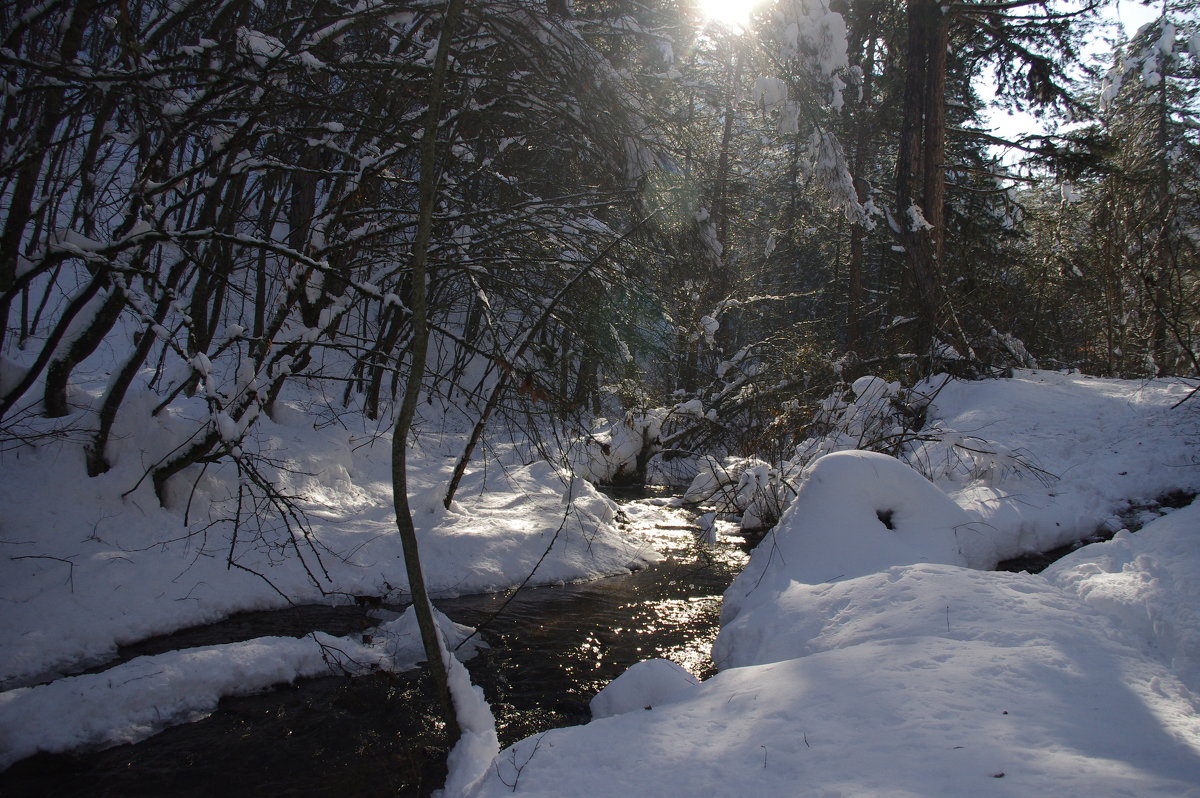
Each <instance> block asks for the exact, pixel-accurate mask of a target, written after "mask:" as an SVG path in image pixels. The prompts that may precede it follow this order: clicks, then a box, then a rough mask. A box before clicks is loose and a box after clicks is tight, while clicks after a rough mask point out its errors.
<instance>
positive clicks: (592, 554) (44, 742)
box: [0, 407, 658, 769]
mask: <svg viewBox="0 0 1200 798" xmlns="http://www.w3.org/2000/svg"><path fill="white" fill-rule="evenodd" d="M200 412H201V413H203V412H204V410H203V408H202V407H201V408H200ZM201 417H203V416H201ZM316 420H317V419H316V417H315V416H309V415H306V414H305V413H304V412H302V411H301V410H299V409H297V408H293V409H292V410H291V411H290V412H287V413H280V414H277V420H276V421H271V420H266V419H264V420H262V421H261V422H260V427H259V428H258V432H257V434H256V435H255V436H254V437H253V438H252V439H248V440H247V441H246V443H245V445H246V447H247V448H249V447H254V451H255V452H256V454H258V455H261V456H262V457H263V458H267V459H264V460H262V461H261V464H262V468H263V470H264V475H265V476H266V477H267V478H268V479H270V480H272V481H273V483H274V484H275V485H276V487H277V488H278V489H279V491H280V493H283V494H287V495H291V496H294V497H297V502H296V506H297V508H298V509H299V510H301V511H302V512H303V518H304V519H305V520H306V524H305V525H304V526H303V527H302V526H301V525H300V524H299V523H298V521H299V520H300V518H301V517H300V516H299V515H297V516H295V517H292V518H291V519H290V521H291V526H290V527H289V526H288V525H285V524H284V523H283V522H282V521H281V520H280V517H279V516H278V515H276V514H272V513H270V512H268V508H264V507H262V506H261V505H259V506H257V507H256V506H253V505H252V504H251V502H250V499H249V497H248V495H247V494H243V496H242V497H241V499H242V506H241V508H240V510H241V514H242V522H241V525H240V528H239V529H237V530H235V529H234V526H233V524H232V523H230V521H229V519H230V518H232V517H233V516H234V515H235V513H236V512H237V511H238V509H239V507H238V501H239V494H238V488H237V486H238V478H237V474H236V473H235V471H234V469H233V467H232V466H230V465H228V464H222V465H220V466H209V467H208V468H207V469H206V470H203V471H202V469H201V467H194V468H192V469H190V470H189V472H185V473H184V474H183V475H181V477H179V478H176V484H175V485H173V486H172V487H173V491H172V492H173V493H174V494H175V497H176V498H177V499H178V502H177V506H176V507H173V508H172V509H164V508H162V507H160V506H159V504H158V501H157V499H156V497H155V496H154V493H153V490H152V489H151V487H150V485H149V480H147V479H143V477H144V476H145V469H146V467H147V465H148V464H150V463H152V462H153V459H154V457H155V456H156V454H155V453H157V452H159V451H161V450H162V447H164V446H167V447H168V448H169V447H170V446H171V445H173V444H172V443H171V441H173V440H174V437H175V436H176V435H177V433H176V429H175V427H176V426H183V425H181V424H174V423H173V422H172V420H170V419H167V420H166V421H164V422H162V423H160V422H158V421H154V420H152V421H150V423H148V424H145V425H144V428H141V429H138V428H128V429H125V430H122V439H121V440H120V442H119V446H118V447H117V448H116V452H117V456H116V457H115V458H114V459H115V461H116V463H115V467H114V468H113V470H112V471H110V472H109V473H107V474H104V475H103V476H100V477H98V478H95V479H89V478H88V477H87V476H86V475H85V473H84V460H83V451H82V446H81V445H80V444H79V443H76V442H73V441H72V439H71V437H72V436H66V437H64V438H63V439H61V440H57V441H54V440H52V441H51V442H49V443H45V444H43V445H41V446H39V447H37V448H30V447H18V448H13V449H9V450H7V451H4V452H2V453H0V473H2V475H3V476H2V478H0V508H3V512H2V513H0V690H3V692H0V769H2V768H4V767H6V766H7V765H8V764H11V762H12V761H14V760H15V759H16V758H19V757H22V756H27V755H29V754H31V753H34V752H36V751H38V750H47V751H56V750H64V749H67V748H70V747H73V746H81V745H105V744H111V743H115V742H123V741H127V740H130V739H137V738H140V737H144V736H145V735H146V734H149V733H152V732H153V731H157V730H158V729H161V728H163V727H164V726H166V725H169V724H171V723H180V722H185V721H186V720H188V719H191V718H195V717H198V716H202V715H203V714H204V713H205V712H207V711H209V710H210V709H211V708H212V706H215V703H216V701H217V699H219V698H220V697H221V696H223V695H235V694H244V693H247V692H253V691H256V690H263V689H266V688H268V687H270V686H271V685H273V684H278V683H281V682H289V681H292V680H294V679H296V678H299V677H302V676H308V675H314V674H317V673H328V672H330V671H334V672H337V671H338V669H339V668H341V667H342V665H344V664H345V660H346V659H347V658H350V659H353V660H355V661H358V662H359V663H361V664H362V665H363V666H374V667H388V668H406V667H412V665H413V664H414V663H415V662H416V659H415V658H405V657H400V658H397V657H395V656H392V655H390V654H388V655H386V656H385V655H384V654H383V653H381V652H380V650H379V643H380V640H381V638H380V637H379V634H378V633H376V635H375V642H376V645H374V646H368V647H366V648H364V647H363V646H362V645H361V644H359V643H357V642H356V641H354V640H346V639H338V640H336V641H334V640H329V639H326V638H324V637H321V636H319V635H318V636H310V637H309V638H304V639H300V640H294V639H265V638H264V639H259V640H253V641H248V642H247V643H244V644H235V645H231V646H218V647H215V648H213V649H212V650H206V651H199V650H195V651H189V652H179V653H177V654H172V655H161V657H156V658H151V661H142V660H138V661H134V662H130V663H126V664H123V665H118V666H116V667H110V668H108V669H107V670H101V671H100V672H99V673H95V674H90V675H87V676H80V677H75V678H65V679H64V678H60V677H63V676H69V675H70V674H75V673H78V672H79V671H81V670H83V669H84V668H95V667H100V668H103V667H104V665H105V664H106V663H110V662H113V661H114V658H115V656H116V654H117V649H118V647H119V646H121V645H125V644H129V643H133V642H136V641H139V640H142V639H145V638H147V637H151V636H155V635H161V634H166V633H170V632H172V631H175V630H178V629H181V628H185V627H189V626H195V625H198V624H204V623H210V622H213V621H217V620H220V619H223V618H225V617H228V616H230V615H232V614H234V613H237V612H242V611H250V610H269V609H280V608H285V607H287V606H290V603H296V604H304V603H321V604H331V603H332V604H337V603H348V602H351V601H353V600H354V597H356V596H372V597H383V598H385V599H387V600H389V601H392V602H397V603H399V602H405V601H407V600H408V590H407V579H406V576H405V570H404V561H403V557H402V552H401V547H400V542H399V538H398V535H397V533H396V527H395V519H394V514H393V512H394V511H393V505H392V492H391V482H390V468H391V465H390V439H389V437H388V436H387V435H386V434H385V435H382V436H379V437H375V436H373V435H372V434H370V431H367V430H361V429H360V430H358V431H357V432H351V431H348V430H346V429H344V428H342V427H338V426H328V425H324V424H322V425H317V424H315V423H314V422H315V421H316ZM318 426H319V427H320V428H318ZM462 443H463V436H461V435H455V434H450V433H441V434H432V433H429V432H427V431H423V432H422V433H421V434H420V435H418V436H416V438H415V440H414V445H413V447H412V449H411V454H410V469H409V479H410V486H411V503H412V504H413V506H414V512H415V518H414V521H415V523H416V526H417V531H418V535H419V537H420V540H421V546H422V555H423V564H424V572H425V576H426V581H427V584H428V586H429V588H430V590H431V591H433V592H434V593H435V595H443V596H446V595H457V594H470V593H481V592H488V591H494V590H500V589H503V588H507V587H510V586H512V585H515V584H518V583H520V582H521V581H522V580H524V579H525V578H526V577H528V576H529V575H530V574H531V573H532V574H533V576H532V578H531V579H530V584H533V585H539V584H555V583H561V582H569V581H577V580H584V579H592V578H596V577H600V576H607V575H611V574H617V573H625V572H628V570H629V569H630V568H631V567H640V566H641V565H644V564H645V563H646V562H648V561H653V560H655V559H657V557H658V555H657V554H656V553H655V552H654V551H653V550H652V549H651V548H650V547H649V545H648V544H647V543H646V542H645V541H642V540H639V539H635V538H632V537H630V536H628V535H626V534H625V533H623V532H621V531H620V530H619V529H618V527H617V526H616V525H615V524H614V512H615V509H616V508H615V505H614V504H613V503H612V502H611V501H610V500H609V499H607V498H605V497H604V496H602V495H600V494H599V493H598V492H597V491H596V490H595V489H594V488H593V487H592V486H591V485H589V484H588V483H587V482H585V481H583V480H581V479H578V478H572V477H571V476H570V475H569V474H568V473H566V472H564V471H562V470H561V469H559V468H556V467H554V466H551V465H549V464H547V463H545V462H533V463H531V464H523V461H524V460H525V459H527V458H526V457H525V456H522V455H521V454H520V453H518V452H516V451H515V450H514V449H513V447H511V446H510V447H509V449H508V450H507V451H505V450H500V451H501V454H502V456H501V457H499V458H497V457H496V456H491V457H489V458H487V460H484V461H480V462H479V463H478V464H477V467H474V468H472V470H470V471H468V473H467V475H466V477H465V478H464V480H463V482H462V484H461V486H460V488H459V490H458V493H457V494H456V498H455V501H454V503H453V505H452V507H451V509H450V510H446V509H445V508H444V507H443V506H442V496H443V495H444V491H445V486H446V484H447V482H448V480H449V474H450V470H451V469H452V468H453V466H454V463H455V459H456V457H457V456H458V454H459V453H460V451H461V448H462ZM493 451H496V450H493ZM193 485H194V489H192V486H193ZM185 517H186V524H185V523H184V520H185ZM337 649H340V650H341V651H343V652H344V656H331V652H332V651H335V650H337ZM142 659H143V660H145V658H142ZM137 663H140V664H137ZM356 667H357V666H356ZM131 668H132V669H133V671H131V670H130V669H131ZM139 669H141V671H145V672H147V673H156V674H159V676H157V677H156V678H155V679H154V680H152V682H153V683H152V684H151V683H150V682H147V681H145V680H143V679H142V678H141V676H139V675H138V674H137V673H134V671H138V672H140V671H139ZM131 674H132V675H131ZM130 679H133V680H134V682H132V683H131V684H132V685H133V687H132V688H122V687H121V685H123V684H127V683H130V682H129V680H130ZM45 682H50V683H49V684H43V683H45ZM39 685H40V686H39ZM28 688H32V689H31V690H30V689H28ZM34 715H36V716H37V717H38V718H39V720H38V721H37V722H36V723H34V722H29V718H30V717H32V716H34Z"/></svg>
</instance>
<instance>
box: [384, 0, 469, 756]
mask: <svg viewBox="0 0 1200 798" xmlns="http://www.w3.org/2000/svg"><path fill="white" fill-rule="evenodd" d="M464 2H465V0H448V2H447V3H446V14H445V18H444V20H443V22H442V32H441V36H440V37H439V38H438V46H437V54H436V56H435V58H434V64H433V74H432V76H431V78H430V85H429V108H428V115H427V117H426V119H425V131H424V134H423V136H422V138H421V181H420V206H419V210H418V213H417V234H416V239H415V241H414V242H413V258H412V314H413V335H412V341H411V344H410V346H409V358H410V359H409V374H408V381H407V383H406V385H405V387H404V401H403V403H402V404H401V406H400V410H399V412H398V413H397V414H396V424H395V427H394V428H393V430H392V494H393V502H394V503H395V509H396V529H397V531H398V532H399V534H400V542H401V545H402V547H403V549H404V567H405V571H406V572H407V575H408V586H409V590H410V591H411V592H412V597H413V608H414V610H415V612H416V614H417V625H418V626H419V627H420V630H421V642H422V644H423V645H424V647H425V659H426V660H427V662H428V666H429V671H430V674H431V675H432V676H433V680H434V685H435V687H436V689H437V694H438V698H439V700H440V701H441V704H442V711H443V714H444V716H445V723H446V734H447V736H448V738H449V744H450V746H451V747H453V746H454V744H455V743H456V742H457V741H458V738H459V736H460V734H461V730H460V729H459V725H458V718H457V716H456V715H455V712H454V703H453V700H452V698H451V696H450V685H449V681H448V676H447V672H446V663H445V662H443V661H442V655H441V646H440V644H439V640H438V635H439V634H440V632H439V631H438V628H437V623H436V621H435V620H434V617H433V607H432V605H431V604H430V603H429V593H428V591H427V590H426V588H425V576H424V574H423V572H422V570H421V557H420V551H419V546H418V545H417V533H416V529H415V527H414V526H413V519H412V508H411V507H410V505H409V503H408V458H407V449H408V433H409V431H410V430H411V429H412V424H413V418H414V417H415V415H416V410H417V403H418V402H419V401H420V398H421V383H422V382H423V380H424V376H425V358H426V357H427V355H428V349H429V327H428V324H427V321H428V307H427V306H426V285H425V277H426V273H427V271H428V263H429V242H430V237H431V234H432V229H433V211H434V206H435V205H436V203H437V188H438V173H437V130H438V122H439V121H440V118H441V109H442V102H443V99H444V96H445V82H446V72H447V71H448V70H447V64H448V61H449V56H450V45H451V42H452V41H453V39H454V31H455V28H456V27H457V26H458V20H459V17H460V16H461V15H462V10H463V5H464Z"/></svg>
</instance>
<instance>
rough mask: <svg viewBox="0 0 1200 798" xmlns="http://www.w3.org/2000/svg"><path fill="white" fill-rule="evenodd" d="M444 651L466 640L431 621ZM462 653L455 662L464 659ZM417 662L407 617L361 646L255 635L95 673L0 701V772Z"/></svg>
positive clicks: (420, 656)
mask: <svg viewBox="0 0 1200 798" xmlns="http://www.w3.org/2000/svg"><path fill="white" fill-rule="evenodd" d="M437 617H438V622H439V625H440V626H441V628H442V631H443V634H445V635H446V638H447V640H448V642H449V644H450V645H451V646H454V645H457V644H458V643H459V642H461V641H462V640H464V639H465V638H466V637H467V635H469V634H470V633H471V631H472V630H471V629H470V628H469V627H465V626H461V625H460V624H456V623H454V622H453V621H451V620H450V619H449V618H446V616H444V615H442V614H441V613H438V615H437ZM476 649H477V647H476V646H473V645H468V646H466V647H465V648H464V649H463V652H462V656H464V657H470V656H473V655H474V653H475V651H476ZM424 659H425V654H424V648H423V646H422V644H421V637H420V633H419V631H418V628H417V622H416V613H414V612H413V611H412V610H411V609H409V610H408V611H407V612H405V613H404V614H403V615H401V616H400V617H399V618H397V619H396V620H393V621H390V622H388V623H385V624H382V625H381V626H379V627H377V628H376V629H375V630H374V633H373V635H372V642H371V643H362V642H360V641H359V640H356V639H351V638H345V637H332V636H330V635H327V634H323V633H321V632H314V633H313V634H311V635H308V636H307V637H302V638H292V637H260V638H257V639H255V640H247V641H244V642H240V643H228V644H225V645H216V646H200V647H196V648H191V649H187V650H184V651H170V652H167V653H165V654H158V655H155V656H148V657H137V658H136V659H132V660H130V661H129V662H125V663H122V664H120V665H117V666H115V667H112V668H109V669H108V670H105V671H102V672H100V673H91V674H86V675H82V676H72V677H68V678H65V679H59V680H57V681H53V682H50V683H49V684H44V685H38V686H36V687H22V688H18V689H16V690H8V691H6V692H3V693H0V770H2V769H4V768H6V767H8V766H9V765H11V764H12V763H13V762H16V761H17V760H19V759H23V758H24V757H27V756H30V755H32V754H35V753H37V752H39V751H49V752H54V751H66V750H69V749H72V748H79V747H85V746H86V747H107V746H111V745H117V744H120V743H131V742H136V741H138V740H141V739H144V738H146V737H149V736H150V735H152V734H154V733H156V732H159V731H161V730H162V729H165V728H167V727H168V726H174V725H178V724H180V723H188V722H190V721H194V720H199V719H200V718H203V717H205V716H206V715H208V714H209V713H210V712H212V710H213V709H215V708H216V706H217V702H218V701H219V700H220V699H221V698H224V697H225V696H237V695H249V694H252V693H257V692H261V691H263V690H266V689H268V688H270V687H272V686H274V685H277V684H285V683H288V682H293V681H295V680H296V679H300V678H305V677H314V676H323V675H328V674H331V673H351V674H362V673H368V672H371V671H374V670H379V669H382V670H390V671H401V670H407V669H409V668H413V667H416V665H417V664H418V663H419V662H421V661H423V660H424Z"/></svg>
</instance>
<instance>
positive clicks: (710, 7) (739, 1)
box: [696, 0, 755, 32]
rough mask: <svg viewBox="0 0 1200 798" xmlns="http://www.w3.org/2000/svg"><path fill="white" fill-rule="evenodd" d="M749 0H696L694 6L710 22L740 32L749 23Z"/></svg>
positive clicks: (751, 4)
mask: <svg viewBox="0 0 1200 798" xmlns="http://www.w3.org/2000/svg"><path fill="white" fill-rule="evenodd" d="M754 6H755V3H754V2H752V1H751V0H697V2H696V8H697V9H698V10H699V11H700V13H701V14H702V15H703V16H704V18H705V19H706V20H708V21H710V22H716V23H717V24H719V25H723V26H725V27H727V28H729V29H730V30H733V31H737V32H741V31H744V30H745V29H746V27H747V26H748V25H749V24H750V12H751V11H753V10H754Z"/></svg>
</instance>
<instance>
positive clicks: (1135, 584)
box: [1043, 504, 1200, 691]
mask: <svg viewBox="0 0 1200 798" xmlns="http://www.w3.org/2000/svg"><path fill="white" fill-rule="evenodd" d="M1197 552H1200V504H1193V505H1191V506H1190V507H1186V508H1184V509H1182V510H1176V511H1175V512H1173V513H1171V514H1170V515H1167V516H1164V517H1163V518H1160V519H1159V520H1157V521H1154V522H1152V523H1150V524H1147V525H1146V527H1145V528H1144V529H1142V530H1141V531H1140V532H1138V533H1137V534H1136V535H1134V534H1130V533H1129V532H1128V531H1122V532H1119V533H1118V534H1117V536H1116V537H1115V538H1113V539H1112V540H1111V541H1108V542H1107V543H1095V544H1092V545H1091V546H1085V547H1083V548H1081V549H1079V550H1078V551H1076V552H1074V553H1072V554H1070V555H1068V556H1066V557H1064V558H1063V559H1061V560H1059V561H1058V562H1056V563H1054V564H1053V565H1051V566H1050V567H1049V568H1048V569H1046V571H1045V572H1044V573H1043V576H1045V577H1046V578H1047V579H1048V580H1050V581H1051V582H1052V583H1053V584H1056V585H1058V586H1059V587H1061V588H1063V589H1064V590H1066V591H1068V592H1070V593H1072V594H1074V595H1076V596H1078V597H1079V598H1080V599H1082V600H1083V601H1084V602H1086V603H1087V604H1088V606H1090V607H1092V608H1094V609H1096V610H1098V611H1099V612H1101V613H1103V614H1104V615H1107V616H1109V617H1110V618H1112V619H1113V620H1114V621H1116V622H1117V623H1118V624H1119V625H1120V626H1121V627H1122V629H1124V630H1125V631H1126V633H1128V634H1130V635H1131V636H1132V637H1133V639H1134V640H1135V641H1136V642H1137V643H1138V644H1140V646H1141V647H1142V649H1143V650H1144V651H1146V652H1147V653H1148V654H1149V655H1151V656H1154V657H1157V658H1159V659H1161V660H1162V661H1163V662H1164V663H1165V664H1166V665H1168V666H1170V668H1171V671H1172V673H1174V674H1175V675H1177V676H1178V677H1179V678H1180V679H1181V680H1183V681H1184V682H1185V683H1186V684H1187V685H1188V686H1189V687H1191V688H1192V689H1193V690H1197V691H1200V555H1198V554H1197Z"/></svg>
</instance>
